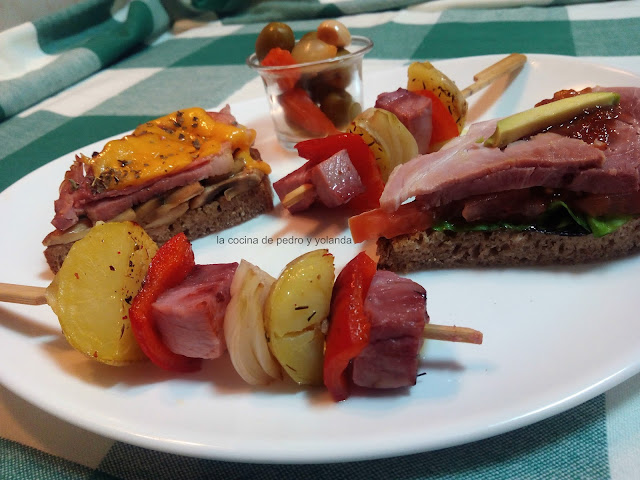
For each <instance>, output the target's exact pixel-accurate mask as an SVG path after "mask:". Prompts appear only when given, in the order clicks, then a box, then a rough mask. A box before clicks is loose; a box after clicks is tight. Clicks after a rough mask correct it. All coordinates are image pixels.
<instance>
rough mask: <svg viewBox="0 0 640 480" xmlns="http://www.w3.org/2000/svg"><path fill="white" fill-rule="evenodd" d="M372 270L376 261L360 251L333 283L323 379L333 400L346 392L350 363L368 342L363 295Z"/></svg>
mask: <svg viewBox="0 0 640 480" xmlns="http://www.w3.org/2000/svg"><path fill="white" fill-rule="evenodd" d="M375 273H376V264H375V262H374V261H373V260H372V259H371V258H370V257H369V256H368V255H367V254H366V253H365V252H361V253H359V254H358V255H357V256H356V257H355V258H353V259H352V260H351V261H350V262H349V263H348V264H347V265H346V266H345V267H344V268H343V269H342V271H341V272H340V275H338V278H337V279H336V283H335V285H334V287H333V293H332V297H331V316H330V319H329V332H328V333H327V338H326V344H325V352H324V365H323V379H324V384H325V386H326V387H327V389H328V390H329V393H331V396H332V397H333V399H334V400H336V401H340V400H344V399H346V398H347V397H348V396H349V377H348V375H347V369H348V367H349V363H350V362H351V360H352V359H354V358H355V357H356V356H358V354H359V353H360V352H362V350H363V349H364V348H365V347H366V346H367V345H368V344H369V332H370V330H371V323H370V321H369V319H368V318H367V315H366V314H365V311H364V299H365V298H366V296H367V291H368V290H369V286H370V285H371V280H372V279H373V275H374V274H375Z"/></svg>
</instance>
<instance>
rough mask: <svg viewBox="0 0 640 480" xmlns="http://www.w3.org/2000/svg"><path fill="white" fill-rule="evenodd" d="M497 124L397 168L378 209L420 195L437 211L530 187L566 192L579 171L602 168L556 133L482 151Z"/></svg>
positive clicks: (584, 147) (595, 152)
mask: <svg viewBox="0 0 640 480" xmlns="http://www.w3.org/2000/svg"><path fill="white" fill-rule="evenodd" d="M494 130H495V121H488V122H482V123H480V124H476V125H474V126H473V127H472V128H470V129H469V132H468V133H467V134H466V135H465V136H464V137H460V138H459V139H454V140H453V141H452V142H451V143H452V144H453V145H449V146H448V147H447V148H446V149H443V150H440V151H438V152H435V153H431V154H427V155H423V156H420V157H417V158H415V159H413V160H411V161H410V162H408V163H406V164H404V165H401V166H399V167H398V168H396V169H395V170H394V171H393V173H392V174H391V177H390V178H389V181H388V182H387V185H386V186H385V189H384V192H383V193H382V195H381V197H380V205H381V207H382V208H384V209H385V210H388V211H395V210H397V209H398V207H399V206H400V205H401V204H402V203H403V202H404V201H406V200H407V199H409V198H411V197H414V196H419V197H420V199H421V201H422V202H423V203H424V205H425V206H426V207H438V206H440V205H445V204H447V203H449V202H452V201H454V200H460V199H463V198H466V197H470V196H473V195H482V194H487V193H493V192H499V191H504V190H514V189H520V188H529V187H537V186H544V187H552V188H566V187H567V186H568V185H570V183H571V181H572V180H573V178H574V177H575V176H576V175H577V174H578V173H579V172H580V171H582V170H584V169H587V168H596V167H600V166H601V165H602V164H603V163H604V160H605V156H604V153H603V152H602V151H601V150H599V149H598V148H596V147H594V146H592V145H589V144H587V143H585V142H583V141H581V140H577V139H573V138H567V137H563V136H561V135H558V134H556V133H541V134H538V135H535V136H534V137H532V138H531V139H530V140H519V141H517V142H514V143H512V144H510V145H508V146H507V147H506V148H504V149H499V148H489V147H485V146H484V145H483V143H482V140H483V139H485V138H487V137H488V136H489V135H490V134H491V133H492V132H493V131H494Z"/></svg>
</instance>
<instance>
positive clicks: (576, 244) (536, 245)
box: [377, 219, 640, 272]
mask: <svg viewBox="0 0 640 480" xmlns="http://www.w3.org/2000/svg"><path fill="white" fill-rule="evenodd" d="M377 247H378V248H377V253H378V255H379V256H380V258H379V260H378V268H380V269H384V270H392V271H394V272H409V271H414V270H427V269H438V268H455V267H478V266H479V267H495V266H503V267H511V266H541V265H577V264H584V263H593V262H597V261H602V260H611V259H614V258H619V257H623V256H625V255H628V254H630V253H633V252H636V251H640V219H635V220H631V221H629V222H627V223H626V224H624V225H623V226H622V227H620V228H619V229H617V230H616V231H615V232H613V233H610V234H608V235H605V236H603V237H594V236H593V235H578V236H568V235H555V234H550V233H542V232H534V231H531V232H514V231H507V230H497V231H493V232H461V233H455V232H436V231H433V230H427V231H424V232H418V233H414V234H412V235H400V236H398V237H395V238H392V239H387V238H379V239H378V244H377Z"/></svg>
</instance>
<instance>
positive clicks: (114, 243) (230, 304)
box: [0, 222, 482, 400]
mask: <svg viewBox="0 0 640 480" xmlns="http://www.w3.org/2000/svg"><path fill="white" fill-rule="evenodd" d="M360 264H363V265H366V272H367V278H368V280H367V286H366V288H364V289H362V290H361V291H360V292H361V294H362V295H360V297H359V301H360V303H361V304H362V305H363V308H362V309H361V312H362V314H361V315H360V316H358V317H356V318H355V321H356V322H359V324H360V325H361V326H364V327H365V328H364V329H362V331H361V335H360V334H358V335H359V339H358V342H359V343H358V345H357V346H358V349H355V350H354V349H348V350H344V344H343V343H342V342H347V344H348V343H349V342H351V339H352V337H351V333H352V332H353V329H351V328H349V327H348V328H347V329H346V330H345V329H343V328H342V326H344V325H345V323H344V322H345V321H346V322H352V321H353V320H354V318H353V317H352V315H351V313H349V311H348V310H349V308H348V305H349V303H350V302H351V297H352V294H353V292H352V290H351V284H350V283H347V284H345V281H343V280H341V279H343V278H349V275H351V273H349V272H352V271H354V268H353V267H352V265H356V266H357V265H360ZM374 274H375V278H376V281H375V282H372V281H373V279H374ZM355 275H361V272H360V270H358V271H356V272H355ZM369 283H371V285H376V287H375V288H373V287H372V288H371V289H369ZM345 285H348V287H347V288H346V289H345ZM391 290H393V291H395V293H394V294H391ZM345 292H346V294H347V296H346V297H345ZM367 292H370V293H369V295H368V296H366V300H367V302H366V304H365V303H363V302H364V300H365V297H364V296H363V295H366V293H367ZM338 297H340V298H342V299H345V298H346V299H347V302H346V303H345V302H342V303H341V304H340V305H338V304H337V303H336V304H335V305H334V300H333V299H334V298H338ZM390 299H393V300H392V301H390ZM354 300H356V301H358V298H354ZM396 300H398V301H396ZM0 301H7V302H13V303H21V304H28V305H42V304H45V303H46V304H48V305H49V306H50V307H51V309H52V310H53V312H54V313H55V314H56V316H57V317H58V320H59V322H60V326H61V328H62V332H63V334H64V336H65V338H66V339H67V341H68V342H69V344H70V345H71V346H72V347H73V348H74V349H76V350H78V351H79V352H80V353H83V354H84V355H85V356H88V357H90V358H92V359H94V360H97V361H99V362H101V363H105V364H110V365H127V364H131V363H135V362H140V361H144V360H151V361H152V362H153V363H154V364H155V365H157V366H159V367H161V368H163V369H165V370H168V371H172V372H175V373H189V372H195V371H197V370H199V369H200V368H201V363H202V361H203V359H216V358H219V357H220V356H222V355H223V354H225V353H226V352H228V353H229V355H230V358H231V361H232V364H233V366H234V368H235V370H236V372H237V373H238V374H239V375H240V376H241V377H242V378H243V380H245V381H246V382H247V383H249V384H251V385H265V384H268V383H270V382H271V381H272V380H274V379H282V377H283V374H286V375H287V376H289V377H291V379H292V380H293V381H294V382H296V383H298V384H300V385H322V384H324V385H325V386H327V388H328V389H329V391H330V392H331V394H332V396H333V398H334V399H336V400H341V399H343V398H346V396H344V397H343V396H342V395H340V396H337V395H335V394H334V390H333V389H332V388H333V385H334V383H331V380H327V375H326V371H327V370H325V368H324V366H325V365H329V366H330V368H329V371H331V372H332V375H333V376H332V377H331V378H335V374H336V373H337V374H338V375H340V376H341V377H342V375H343V373H342V372H344V370H345V368H346V365H345V366H343V361H344V359H345V358H346V359H347V364H348V363H349V362H350V361H351V360H353V361H354V365H355V364H356V362H357V367H356V366H354V369H353V371H354V372H355V374H357V375H356V376H354V379H353V383H354V384H356V385H360V386H363V387H368V388H399V387H409V386H411V385H413V384H415V380H416V378H417V365H418V353H419V347H420V346H421V345H422V343H423V340H424V338H430V337H433V338H437V339H439V340H447V339H450V340H451V341H457V342H467V343H476V344H477V343H481V342H482V333H480V332H477V331H474V330H471V329H466V328H465V329H461V328H458V327H445V326H437V327H433V326H431V325H428V315H427V312H426V290H425V289H424V288H423V287H422V286H420V285H419V284H417V283H415V282H413V281H411V280H409V279H405V278H402V277H400V276H398V275H396V274H394V273H391V272H384V271H381V272H379V273H376V267H375V262H374V261H373V260H372V259H371V258H370V257H368V255H366V253H364V252H361V253H360V254H358V255H357V256H356V257H355V258H354V259H353V260H352V261H350V262H349V263H348V264H347V266H346V267H345V268H343V270H342V272H341V273H340V276H339V277H338V279H337V280H335V267H334V257H333V255H332V254H331V253H329V251H328V250H327V249H318V250H313V251H311V252H307V253H305V254H303V255H301V256H299V257H297V258H295V259H294V260H292V261H291V262H289V263H288V264H287V266H286V267H285V268H284V270H283V271H282V272H281V273H280V275H279V276H278V277H277V279H275V278H273V277H271V276H270V275H269V274H268V273H266V272H264V271H262V270H261V269H260V268H258V267H256V266H254V265H251V264H250V263H248V262H246V261H244V260H242V261H241V262H240V263H239V264H238V263H228V264H212V265H197V264H196V263H195V258H194V253H193V249H192V246H191V243H190V242H189V240H188V239H187V237H186V236H185V235H184V234H183V233H180V234H177V235H175V236H174V237H172V238H171V239H169V240H168V241H167V242H166V243H165V244H163V245H162V247H160V248H159V249H158V247H157V246H156V244H155V243H154V242H153V241H152V240H150V237H148V235H146V233H144V230H143V229H142V227H140V226H139V225H137V224H135V223H132V222H107V223H103V224H98V225H96V226H95V227H93V228H92V229H91V230H90V231H89V233H88V234H87V235H86V236H85V237H84V238H82V239H81V240H79V241H78V242H77V243H76V244H75V245H74V248H73V249H72V250H71V251H70V252H69V255H68V256H67V258H66V259H65V262H64V263H63V265H62V268H61V269H60V271H59V272H58V273H57V274H56V276H55V277H54V279H53V281H52V282H51V284H50V285H49V286H48V287H46V288H42V287H28V286H22V285H12V284H0ZM345 305H346V306H347V309H346V310H345V308H344V307H345ZM365 307H366V308H365ZM365 309H368V311H367V313H364V311H365ZM347 324H348V323H347ZM425 324H427V325H425ZM334 325H335V328H334ZM369 331H370V332H371V337H370V338H369V333H368V332H369ZM336 338H337V339H338V341H337V342H336V341H335V339H336ZM369 344H370V347H371V348H368V349H365V350H364V351H363V350H362V348H361V347H364V346H367V345H369ZM325 346H326V351H327V352H329V350H331V355H332V356H331V358H330V357H329V355H328V353H327V354H325ZM329 346H331V348H330V349H329ZM360 352H362V354H363V356H362V357H361V358H356V357H358V354H359V353H360ZM336 353H337V357H336ZM336 358H338V360H339V364H338V368H340V370H336V368H335V365H336V363H335V359H336ZM358 372H359V373H358ZM395 377H398V378H397V379H395Z"/></svg>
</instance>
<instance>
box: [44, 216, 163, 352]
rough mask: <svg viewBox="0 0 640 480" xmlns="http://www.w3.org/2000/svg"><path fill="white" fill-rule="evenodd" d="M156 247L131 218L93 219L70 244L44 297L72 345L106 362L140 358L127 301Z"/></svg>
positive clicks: (139, 282) (144, 271)
mask: <svg viewBox="0 0 640 480" xmlns="http://www.w3.org/2000/svg"><path fill="white" fill-rule="evenodd" d="M156 251H157V246H156V244H155V242H154V241H153V240H152V239H151V237H149V235H147V233H146V232H145V231H144V230H143V229H142V227H140V226H139V225H137V224H135V223H132V222H108V223H102V224H97V225H96V226H94V227H93V228H92V229H91V230H90V231H89V233H88V234H87V235H86V236H85V237H84V238H82V239H81V240H78V241H77V242H76V243H75V244H74V245H73V247H71V250H70V251H69V254H68V255H67V258H66V259H65V261H64V263H63V264H62V267H61V268H60V271H59V272H58V273H57V274H56V276H55V278H54V279H53V282H51V284H50V285H49V286H48V287H47V290H46V298H47V302H48V303H49V305H50V306H51V308H52V309H53V311H54V312H55V314H56V315H57V316H58V320H59V321H60V326H61V327H62V331H63V333H64V335H65V337H66V338H67V340H68V341H69V343H70V344H71V346H72V347H73V348H75V349H76V350H78V351H79V352H81V353H83V354H85V355H87V356H88V357H91V358H94V359H96V360H98V361H100V362H103V363H107V364H111V365H123V364H127V363H132V362H137V361H141V360H144V359H145V358H146V357H145V355H144V353H143V352H142V350H141V349H140V347H139V346H138V343H137V342H136V339H135V338H134V336H133V332H132V330H131V323H130V321H129V307H130V305H131V301H132V300H133V298H134V297H135V295H136V294H137V293H138V290H139V289H140V286H141V284H142V281H143V280H144V277H145V275H146V273H147V269H148V268H149V263H150V262H151V258H152V257H153V256H154V255H155V253H156Z"/></svg>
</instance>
